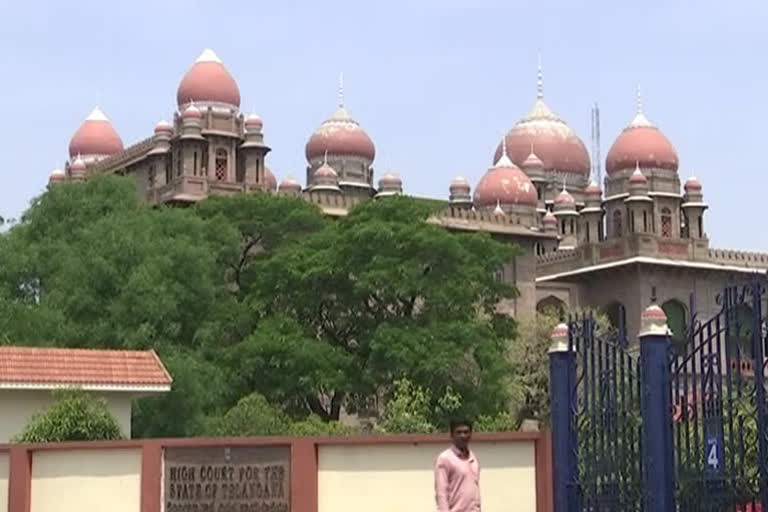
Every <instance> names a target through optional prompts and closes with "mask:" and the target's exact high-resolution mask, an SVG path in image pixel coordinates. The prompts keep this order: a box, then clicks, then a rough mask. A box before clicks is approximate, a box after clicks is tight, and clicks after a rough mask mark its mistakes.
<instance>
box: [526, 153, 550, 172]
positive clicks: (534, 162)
mask: <svg viewBox="0 0 768 512" xmlns="http://www.w3.org/2000/svg"><path fill="white" fill-rule="evenodd" d="M520 168H521V169H522V170H524V171H533V170H539V169H544V162H542V161H541V158H539V157H538V156H537V155H536V153H534V152H533V151H531V154H530V155H528V158H526V159H525V161H523V163H522V165H521V166H520Z"/></svg>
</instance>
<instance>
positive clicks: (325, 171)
mask: <svg viewBox="0 0 768 512" xmlns="http://www.w3.org/2000/svg"><path fill="white" fill-rule="evenodd" d="M313 176H314V177H315V178H338V177H339V174H338V173H337V172H336V170H335V169H334V168H333V167H331V166H330V165H328V164H327V163H324V164H323V165H321V166H320V167H318V168H317V170H316V171H315V174H314V175H313Z"/></svg>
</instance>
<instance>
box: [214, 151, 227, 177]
mask: <svg viewBox="0 0 768 512" xmlns="http://www.w3.org/2000/svg"><path fill="white" fill-rule="evenodd" d="M216 179H217V180H218V181H224V180H226V179H227V150H226V149H222V148H219V149H217V150H216Z"/></svg>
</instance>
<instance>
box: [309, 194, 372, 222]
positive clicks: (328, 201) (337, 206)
mask: <svg viewBox="0 0 768 512" xmlns="http://www.w3.org/2000/svg"><path fill="white" fill-rule="evenodd" d="M302 197H303V198H304V199H305V200H306V201H309V202H310V203H312V204H316V205H317V206H319V207H320V209H321V210H323V213H325V214H326V215H330V216H333V217H342V216H345V215H347V213H349V210H351V209H352V208H354V207H355V205H357V204H358V203H360V201H361V198H360V197H359V196H347V195H344V194H340V193H338V192H335V193H334V192H330V193H329V192H328V191H325V190H314V191H308V192H304V194H302Z"/></svg>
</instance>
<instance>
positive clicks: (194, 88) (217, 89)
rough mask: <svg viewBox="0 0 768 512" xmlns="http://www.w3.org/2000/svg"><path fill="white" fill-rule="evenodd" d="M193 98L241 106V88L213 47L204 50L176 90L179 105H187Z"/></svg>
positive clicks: (236, 106)
mask: <svg viewBox="0 0 768 512" xmlns="http://www.w3.org/2000/svg"><path fill="white" fill-rule="evenodd" d="M193 99H194V100H195V101H198V102H200V103H203V104H207V103H212V104H223V105H227V106H231V107H235V108H240V89H239V88H238V87H237V82H235V79H234V78H232V75H230V74H229V71H227V69H226V68H225V67H224V64H223V63H222V62H221V60H220V59H219V57H218V56H217V55H216V53H214V51H213V50H211V49H205V50H203V53H201V54H200V56H199V57H198V58H197V60H195V63H194V64H192V67H191V68H190V69H189V71H187V73H186V74H185V75H184V78H182V79H181V83H180V84H179V89H178V91H177V92H176V102H177V104H178V105H179V106H183V105H186V104H187V103H189V102H191V101H192V100H193Z"/></svg>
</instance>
